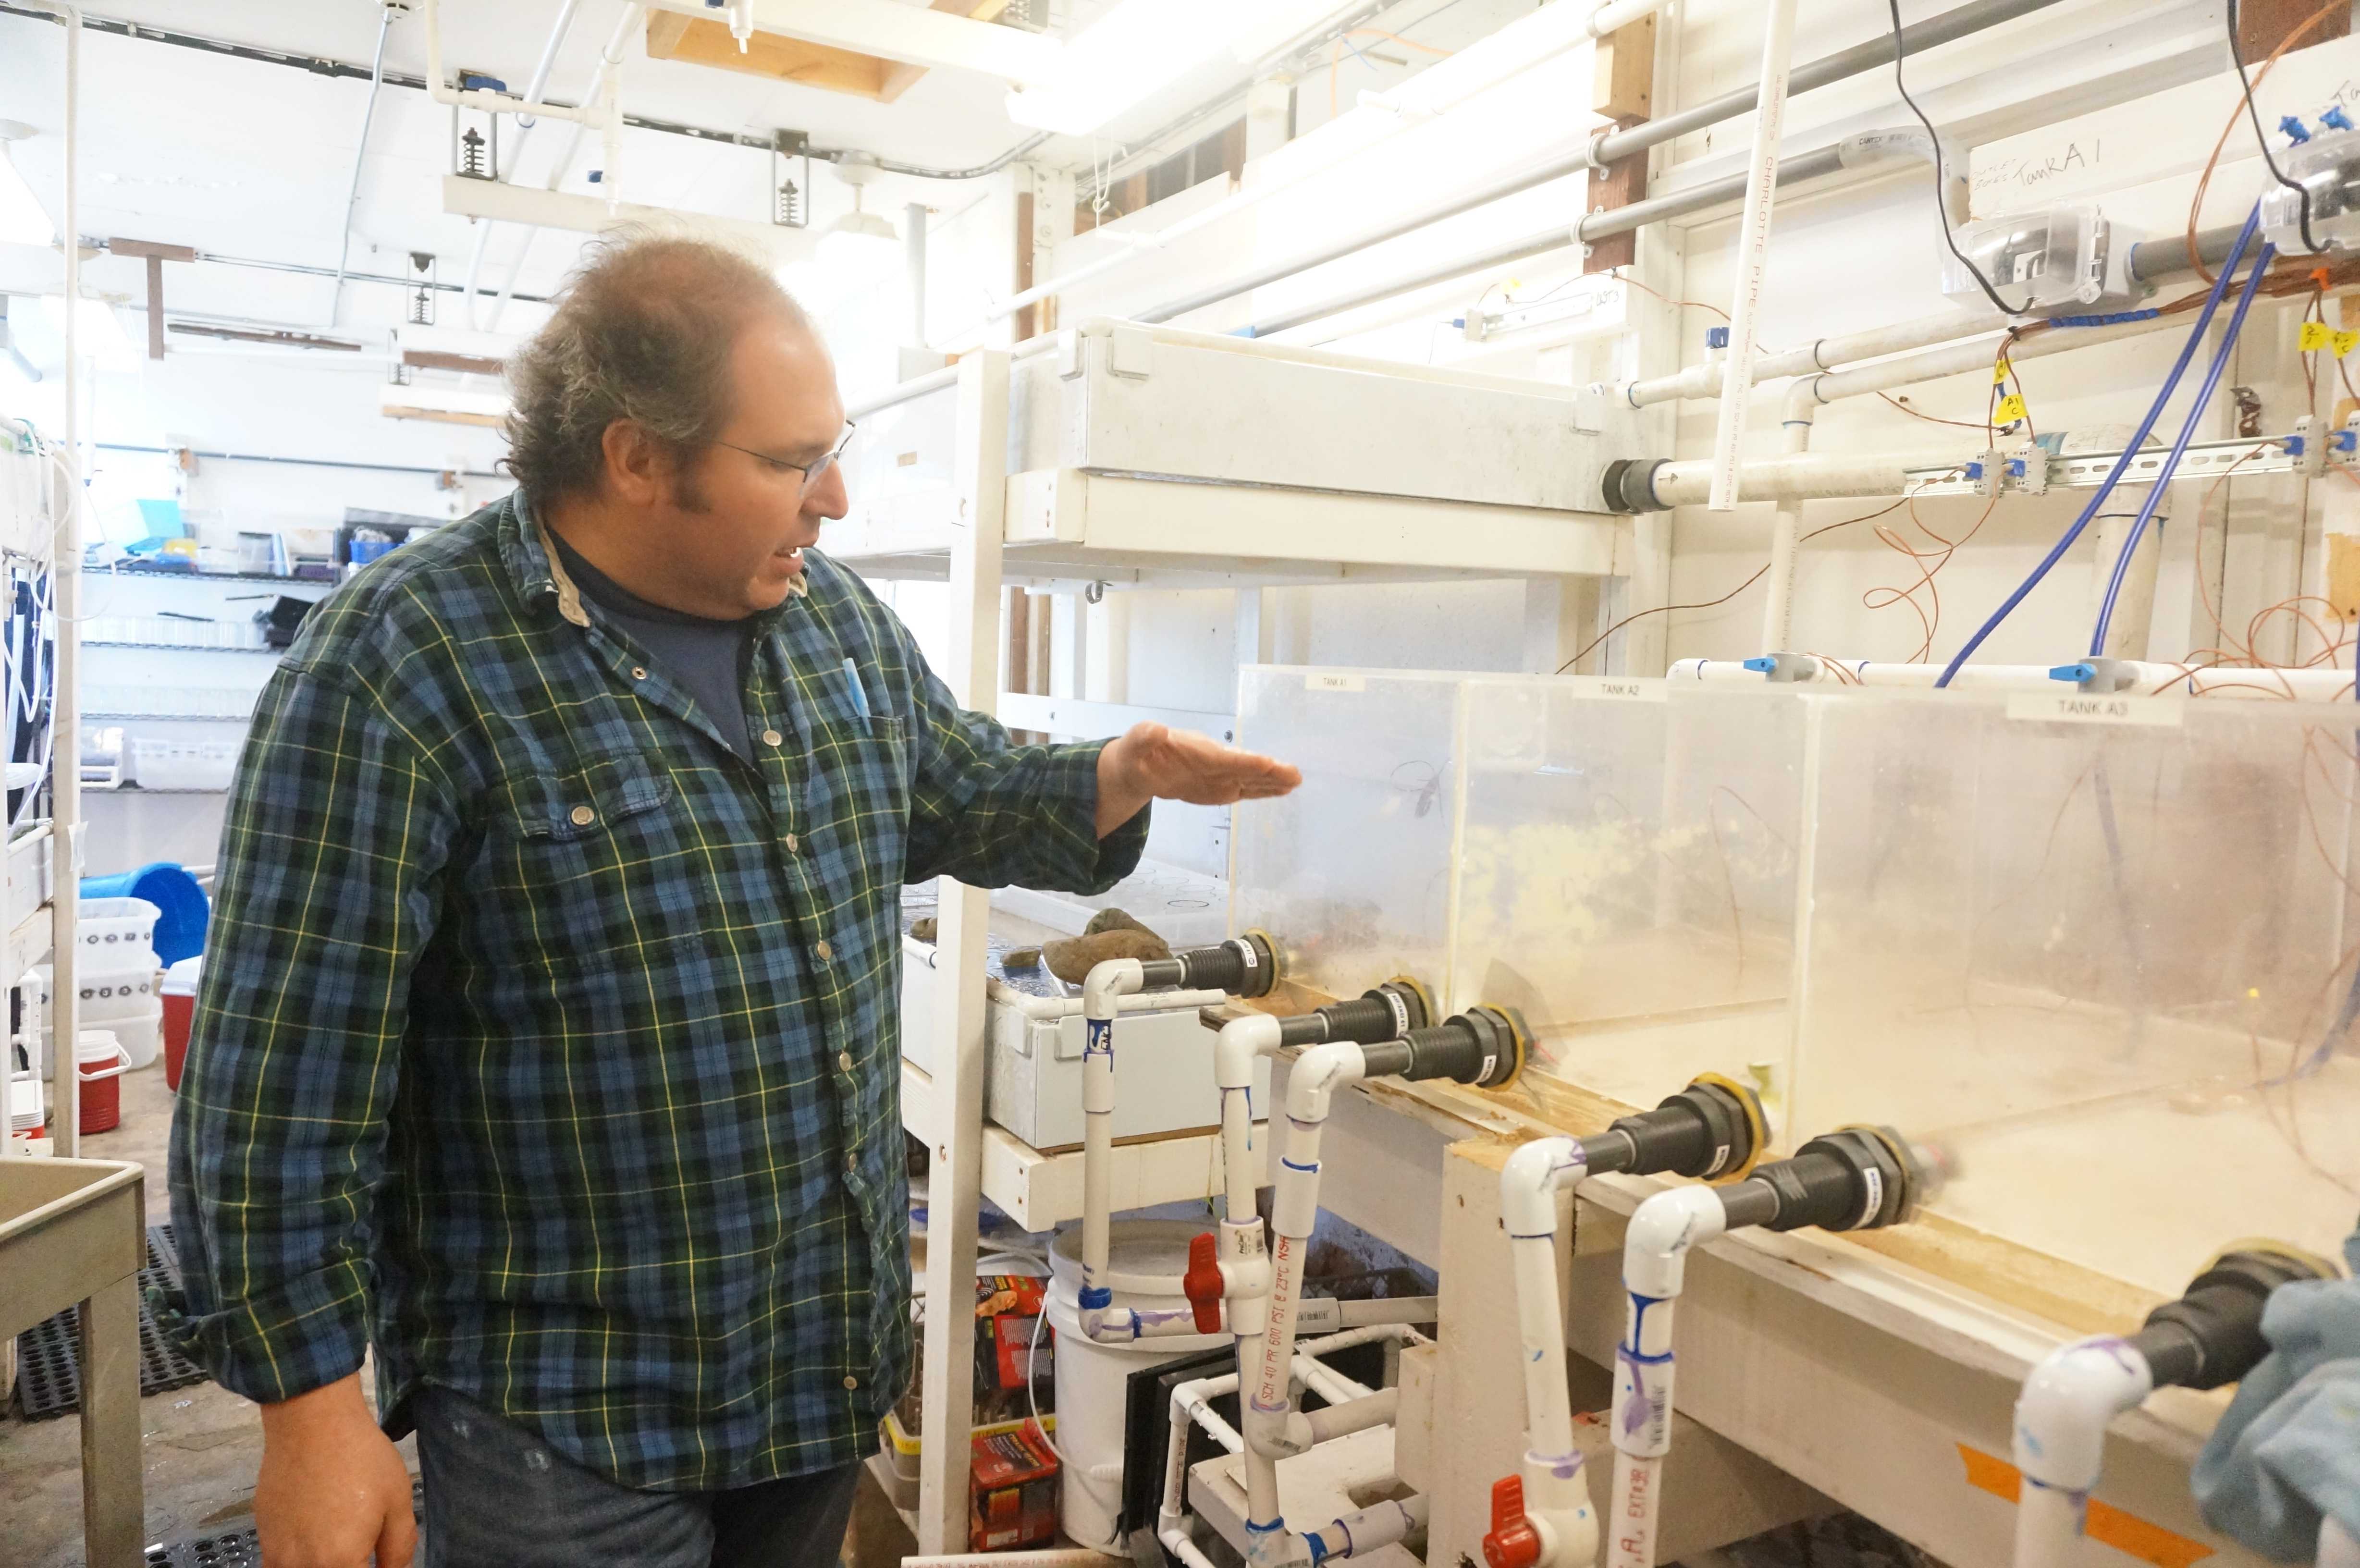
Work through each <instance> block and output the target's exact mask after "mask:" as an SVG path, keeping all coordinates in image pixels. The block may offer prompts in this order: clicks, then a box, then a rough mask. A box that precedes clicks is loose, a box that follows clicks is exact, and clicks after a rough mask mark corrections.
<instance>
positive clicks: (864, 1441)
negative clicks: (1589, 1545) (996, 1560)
mask: <svg viewBox="0 0 2360 1568" xmlns="http://www.w3.org/2000/svg"><path fill="white" fill-rule="evenodd" d="M512 379H513V381H514V383H515V389H516V407H515V412H514V414H513V416H512V417H511V419H510V421H509V425H508V438H509V441H510V446H511V452H510V457H509V463H510V466H511V467H512V469H513V470H514V472H515V474H516V475H517V478H518V480H519V488H518V492H517V494H516V495H513V496H511V497H509V498H508V499H507V500H504V501H501V502H499V503H497V504H496V505H494V506H489V507H486V509H485V510H483V511H481V512H478V513H476V514H475V516H474V517H469V518H467V519H465V520H464V521H462V522H459V523H455V524H453V525H452V526H451V527H449V528H445V529H443V530H442V531H441V532H439V533H437V534H435V535H434V536H432V538H430V539H426V540H424V541H423V542H421V543H417V544H412V545H410V546H409V547H407V548H405V549H403V550H399V551H398V552H396V553H395V554H393V555H391V556H389V557H388V558H387V559H386V560H385V561H381V562H379V563H377V565H375V566H372V567H371V568H370V569H369V570H368V571H367V572H365V573H363V574H362V575H361V576H359V577H358V578H356V579H355V580H354V582H353V583H350V584H349V585H347V586H346V587H345V588H344V589H343V590H341V591H340V592H338V593H336V594H334V595H333V596H332V597H331V598H330V599H329V600H327V601H326V602H325V603H324V604H322V607H321V608H320V609H319V610H318V611H317V612H315V613H314V614H313V615H312V616H311V619H310V621H309V623H308V624H307V625H306V626H305V628H304V631H303V634H302V636H301V637H300V638H299V639H298V640H297V642H296V644H295V646H294V648H291V649H290V651H289V653H288V656H287V658H286V659H285V660H284V662H283V663H282V665H281V666H280V668H279V671H278V672H277V674H276V675H275V676H274V678H273V680H272V681H271V684H270V686H269V689H268V691H266V692H265V693H264V696H263V699H262V702H261V704H260V707H259V709H258V711H257V714H256V718H255V726H254V732H253V736H252V739H251V741H250V742H249V743H248V746H247V749H246V757H245V760H244V763H243V765H242V767H241V768H240V770H239V776H238V781H237V785H236V788H235V792H234V796H233V800H232V802H231V810H230V817H229V823H228V827H227V830H226V833H225V834H224V841H223V848H222V855H221V871H220V879H219V898H220V901H219V905H218V907H217V909H216V911H215V914H214V917H213V938H212V952H211V953H210V954H209V955H208V962H207V964H206V968H205V977H204V985H203V990H202V996H201V997H200V999H199V1006H198V1013H197V1021H196V1026H195V1033H194V1036H193V1039H192V1040H191V1048H190V1053H189V1058H188V1070H187V1076H186V1078H185V1080H184V1081H183V1083H182V1084H181V1088H180V1114H179V1116H178V1119H177V1121H176V1123H175V1125H174V1127H173V1137H172V1199H173V1208H174V1215H175V1218H176V1220H177V1221H178V1224H179V1226H180V1236H181V1246H182V1249H183V1254H184V1262H185V1264H186V1269H187V1274H188V1302H187V1313H186V1315H185V1317H184V1318H180V1319H178V1320H176V1322H175V1323H174V1325H173V1332H174V1334H175V1336H176V1338H178V1339H179V1340H180V1342H181V1343H183V1344H184V1345H189V1346H191V1348H192V1350H193V1352H194V1353H195V1354H197V1355H198V1356H201V1357H202V1359H203V1361H204V1362H205V1364H206V1365H207V1366H208V1367H210V1368H211V1369H212V1371H213V1375H214V1376H215V1377H217V1378H218V1379H219V1380H220V1381H221V1382H222V1383H223V1384H224V1386H226V1387H228V1388H233V1389H235V1390H236V1391H238V1392H240V1393H242V1394H245V1395H246V1396H247V1397H249V1398H251V1399H256V1400H257V1401H259V1402H260V1403H261V1405H262V1421H263V1427H264V1433H265V1438H264V1454H263V1461H262V1471H261V1475H260V1479H259V1482H258V1484H257V1488H256V1492H255V1514H256V1520H257V1525H258V1526H259V1528H260V1530H261V1536H262V1548H263V1552H264V1556H265V1558H266V1560H267V1561H268V1563H270V1564H271V1568H358V1565H360V1564H363V1563H366V1562H368V1561H369V1559H370V1556H371V1554H372V1553H374V1554H375V1558H376V1561H377V1563H378V1564H379V1565H380V1568H399V1565H400V1564H404V1563H408V1562H409V1561H410V1555H411V1551H412V1545H413V1541H414V1540H415V1533H414V1529H413V1524H412V1519H411V1509H410V1481H409V1477H408V1475H407V1474H406V1472H405V1470H404V1467H403V1465H402V1461H401V1458H400V1456H399V1454H398V1453H397V1452H396V1450H395V1449H394V1448H393V1446H392V1443H391V1442H390V1441H389V1436H388V1434H390V1435H391V1436H399V1435H400V1434H401V1433H403V1432H407V1431H409V1430H410V1429H411V1428H412V1427H413V1426H414V1427H415V1429H416V1431H417V1432H418V1434H419V1452H420V1459H421V1466H422V1469H423V1471H424V1477H425V1482H426V1518H425V1529H426V1538H427V1551H428V1554H429V1556H430V1558H431V1559H432V1560H433V1561H434V1562H436V1563H446V1564H453V1565H467V1568H475V1565H477V1564H484V1565H495V1564H497V1565H499V1568H511V1565H519V1564H540V1563H546V1564H552V1565H556V1564H564V1565H566V1568H574V1565H578V1564H582V1563H632V1564H655V1565H659V1568H672V1565H675V1564H678V1565H682V1568H686V1565H689V1564H695V1565H697V1568H703V1565H704V1564H706V1563H715V1564H719V1563H730V1564H739V1563H743V1564H757V1563H765V1564H767V1563H785V1564H797V1565H802V1564H808V1563H824V1562H827V1561H830V1560H832V1559H833V1558H834V1556H835V1553H836V1547H837V1543H838V1542H839V1541H840V1540H841V1537H842V1534H843V1530H844V1521H845V1519H846V1516H847V1510H848V1508H849V1506H850V1497H851V1487H852V1480H853V1476H854V1475H855V1474H856V1468H855V1467H856V1465H857V1462H858V1459H859V1458H860V1456H861V1455H862V1454H864V1453H865V1452H867V1451H868V1450H869V1448H871V1447H873V1445H874V1443H875V1435H874V1434H875V1432H876V1426H877V1422H878V1421H879V1419H880V1417H881V1416H882V1414H883V1413H884V1411H885V1410H886V1408H887V1407H888V1406H889V1405H890V1403H891V1402H892V1401H893V1399H895V1398H896V1397H897V1396H898V1395H899V1394H900V1393H901V1391H902V1389H903V1388H904V1387H905V1386H906V1384H907V1382H908V1379H909V1372H910V1363H911V1355H910V1320H909V1310H908V1308H909V1272H908V1269H909V1265H908V1236H907V1229H908V1226H907V1216H906V1194H905V1184H904V1181H903V1180H902V1173H901V1171H902V1158H903V1157H902V1135H901V1127H900V1115H899V1105H898V1103H897V1101H898V1096H897V1093H896V1090H897V1086H898V1083H899V1080H898V1077H897V1074H898V1072H899V1063H898V1061H897V1056H898V1048H897V1044H896V1011H895V1007H896V999H897V985H896V981H897V976H898V973H899V953H900V949H901V924H900V888H901V884H902V883H903V882H905V881H917V880H922V879H923V878H926V877H934V876H936V875H939V874H950V875H954V876H956V877H961V878H963V879H965V880H967V881H968V882H970V883H976V884H982V885H997V884H1002V883H1011V882H1014V883H1023V884H1028V885H1031V886H1036V887H1067V888H1075V889H1080V890H1088V891H1096V890H1102V889H1104V888H1105V887H1108V886H1109V885H1110V884H1111V883H1113V882H1114V881H1115V880H1116V879H1118V878H1119V877H1121V876H1123V875H1124V874H1126V873H1128V872H1129V871H1130V870H1131V867H1132V866H1134V865H1135V864H1136V863H1137V860H1138V857H1139V852H1140V846H1141V844H1142V842H1143V840H1144V837H1145V833H1146V822H1147V811H1146V808H1147V804H1148V801H1149V800H1150V799H1151V798H1153V797H1155V796H1164V797H1170V798H1177V799H1181V800H1194V801H1199V802H1207V803H1218V802H1221V801H1228V800H1239V799H1241V798H1245V797H1249V796H1256V795H1270V794H1277V793H1283V792H1284V791H1285V790H1287V789H1291V788H1293V787H1294V785H1295V782H1296V781H1297V778H1298V776H1297V775H1296V774H1295V771H1294V770H1293V769H1292V768H1284V767H1282V766H1280V765H1279V764H1276V763H1273V762H1271V761H1269V760H1268V759H1266V758H1262V757H1250V756H1247V755H1245V754H1243V753H1241V752H1237V751H1234V750H1231V749H1230V748H1229V747H1226V746H1219V745H1218V744H1216V743H1214V742H1212V741H1209V740H1207V739H1206V738H1204V737H1202V736H1196V735H1175V734H1171V733H1169V732H1166V731H1164V729H1163V728H1162V727H1161V726H1157V725H1142V726H1140V727H1139V728H1137V729H1134V730H1132V731H1131V733H1130V734H1128V735H1124V736H1122V737H1121V738H1120V739H1119V740H1116V741H1114V742H1111V743H1107V744H1103V745H1100V746H1060V747H1017V746H1011V744H1010V742H1009V739H1008V736H1007V735H1006V733H1005V732H1004V731H1003V730H1001V729H1000V726H999V725H997V724H993V723H992V722H991V721H990V720H989V719H986V718H983V717H981V716H979V715H978V714H975V713H963V712H961V711H960V710H959V709H958V708H957V707H956V705H955V704H954V702H952V700H951V697H950V694H949V692H948V691H946V690H945V688H944V687H943V685H942V683H941V682H940V681H937V680H935V679H934V676H933V675H932V674H931V673H930V672H929V671H928V670H927V669H926V666H925V662H924V660H923V659H922V658H921V657H920V655H919V653H918V650H917V647H916V645H915V643H914V642H913V640H912V637H911V636H910V633H909V631H908V630H907V629H906V628H905V627H904V626H901V623H900V622H899V621H898V620H896V619H895V618H894V616H893V615H892V614H891V613H890V611H888V610H887V609H886V608H885V607H884V606H883V605H882V604H880V603H879V602H878V600H877V599H876V598H875V597H874V596H873V595H872V594H871V593H869V590H868V589H867V588H866V587H865V586H864V585H863V584H862V583H861V582H860V581H859V579H858V578H857V577H855V576H853V575H852V574H851V573H850V572H847V571H845V570H844V569H842V568H841V567H838V566H836V565H835V564H833V563H831V562H830V561H827V560H826V558H825V557H824V556H822V555H820V554H819V553H818V552H817V551H816V550H813V549H811V548H810V547H811V546H812V545H813V544H814V542H815V541H816V540H817V539H818V538H819V532H820V524H821V522H822V521H823V520H825V519H827V518H832V517H842V516H843V515H844V513H845V510H846V500H845V490H844V481H843V475H842V471H841V469H840V468H839V467H838V466H837V465H836V455H837V453H838V452H840V451H841V446H842V441H841V437H842V435H843V433H844V430H845V421H844V413H843V408H842V405H841V403H840V402H839V400H838V398H837V395H836V387H835V376H834V372H833V367H832V366H831V365H830V364H829V362H828V358H827V355H826V353H825V350H824V349H823V348H822V346H821V344H820V343H819V342H818V340H817V338H816V336H815V335H814V332H813V331H812V329H811V326H810V324H809V323H808V322H807V321H805V320H804V318H803V315H802V313H801V312H800V311H799V310H797V309H796V308H795V306H794V305H793V304H792V301H790V300H789V299H787V297H786V296H785V295H784V294H783V293H781V291H780V290H779V289H778V287H777V286H776V285H775V284H774V283H773V282H771V280H770V278H769V277H768V276H767V275H766V274H764V273H763V272H762V271H760V270H759V268H758V267H753V266H751V265H749V264H748V263H747V262H745V261H743V260H740V259H738V258H737V257H736V256H732V255H730V254H729V253H727V252H725V251H722V250H720V249H717V248H716V247H712V246H709V245H702V244H698V243H694V242H690V241H685V240H679V239H653V238H642V239H638V240H633V241H628V242H625V243H622V244H619V245H612V246H605V247H601V248H600V249H599V250H598V251H597V252H596V253H595V255H594V256H593V258H592V259H591V260H590V261H589V263H588V264H587V265H586V267H585V268H584V269H583V270H582V271H581V272H580V273H579V274H578V275H577V276H576V277H575V278H574V280H573V282H572V283H571V285H570V287H569V289H568V291H567V293H566V295H565V297H564V298H563V301H562V302H561V303H560V305H559V306H558V308H557V310H556V311H555V313H554V315H553V316H552V320H551V321H550V323H549V325H548V326H547V327H546V328H544V329H543V330H542V332H541V334H540V335H539V336H538V337H537V338H536V339H535V340H534V341H533V343H530V345H528V346H527V347H526V348H525V349H524V350H523V351H522V352H521V353H520V354H519V357H518V361H517V363H516V365H514V367H513V370H512ZM372 1344H373V1345H374V1346H375V1351H376V1358H377V1388H378V1391H379V1394H380V1405H381V1408H382V1410H383V1412H384V1426H383V1428H382V1430H381V1429H380V1428H379V1426H378V1425H377V1421H374V1420H373V1419H372V1418H371V1416H370V1414H369V1412H368V1410H367V1407H366V1404H365V1402H364V1400H363V1399H362V1395H361V1391H360V1384H359V1378H358V1372H359V1368H360V1367H361V1364H362V1354H363V1351H364V1349H365V1347H366V1346H368V1345H372Z"/></svg>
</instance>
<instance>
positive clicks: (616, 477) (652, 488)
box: [598, 419, 672, 507]
mask: <svg viewBox="0 0 2360 1568" xmlns="http://www.w3.org/2000/svg"><path fill="white" fill-rule="evenodd" d="M598 445H599V448H600V450H601V451H602V452H604V453H605V454H606V489H607V493H608V494H610V495H613V496H614V497H615V498H616V499H617V500H618V501H620V502H622V503H623V504H624V505H625V506H633V507H652V506H656V505H658V504H659V503H661V501H662V500H663V498H664V495H665V486H666V484H667V483H668V479H669V475H670V474H671V470H672V462H671V457H670V454H668V453H667V452H665V451H664V450H663V449H662V448H661V446H659V445H657V443H656V442H655V441H653V440H652V439H650V437H649V435H648V432H647V430H645V429H644V428H642V427H641V426H640V425H639V423H638V422H637V421H636V420H632V419H613V420H610V421H608V423H607V425H606V432H605V433H604V434H603V435H601V436H600V437H599V438H598Z"/></svg>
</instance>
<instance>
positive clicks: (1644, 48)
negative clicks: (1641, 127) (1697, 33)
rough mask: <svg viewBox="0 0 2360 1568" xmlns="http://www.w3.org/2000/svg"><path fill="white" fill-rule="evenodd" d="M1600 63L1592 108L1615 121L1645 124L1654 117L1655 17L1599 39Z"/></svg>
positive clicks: (1598, 58) (1598, 56)
mask: <svg viewBox="0 0 2360 1568" xmlns="http://www.w3.org/2000/svg"><path fill="white" fill-rule="evenodd" d="M1597 60H1598V74H1597V87H1596V89H1595V91H1594V92H1593V93H1592V94H1591V97H1590V107H1591V108H1593V109H1595V110H1597V111H1598V112H1599V113H1600V114H1604V115H1605V116H1607V117H1608V118H1609V119H1614V120H1620V119H1622V118H1624V117H1625V116H1628V117H1630V118H1632V119H1634V120H1644V119H1646V118H1648V117H1649V116H1651V115H1653V114H1655V106H1654V105H1655V17H1653V16H1642V17H1640V18H1639V19H1638V20H1637V21H1635V22H1632V23H1628V24H1626V25H1625V26H1623V27H1617V28H1616V29H1615V30H1614V31H1612V32H1611V33H1609V34H1607V35H1606V36H1605V37H1604V38H1601V39H1599V40H1598V55H1597Z"/></svg>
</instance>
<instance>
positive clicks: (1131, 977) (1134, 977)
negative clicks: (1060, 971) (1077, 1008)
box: [1082, 958, 1146, 1020]
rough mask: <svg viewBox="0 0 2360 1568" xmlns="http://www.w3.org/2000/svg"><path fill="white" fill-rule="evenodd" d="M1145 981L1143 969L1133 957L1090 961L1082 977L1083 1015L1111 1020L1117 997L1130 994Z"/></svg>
mask: <svg viewBox="0 0 2360 1568" xmlns="http://www.w3.org/2000/svg"><path fill="white" fill-rule="evenodd" d="M1145 983H1146V972H1145V971H1144V970H1142V968H1141V967H1140V964H1139V960H1137V959H1136V958H1109V959H1108V960H1107V961H1106V962H1105V963H1103V964H1096V965H1093V966H1092V967H1091V970H1090V972H1089V974H1088V975H1087V977H1086V978H1084V980H1083V981H1082V1016H1083V1017H1084V1018H1092V1019H1098V1020H1111V1019H1112V1018H1114V1014H1115V1004H1116V1001H1117V999H1118V998H1120V997H1123V996H1130V995H1131V993H1132V992H1134V991H1136V990H1138V989H1139V988H1140V987H1141V986H1142V985H1144V984H1145Z"/></svg>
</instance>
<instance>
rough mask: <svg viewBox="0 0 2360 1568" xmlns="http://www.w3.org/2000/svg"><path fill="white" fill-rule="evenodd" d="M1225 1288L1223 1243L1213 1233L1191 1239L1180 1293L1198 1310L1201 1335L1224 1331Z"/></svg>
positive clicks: (1197, 1330) (1197, 1321) (1197, 1328)
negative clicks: (1223, 1300) (1222, 1263)
mask: <svg viewBox="0 0 2360 1568" xmlns="http://www.w3.org/2000/svg"><path fill="white" fill-rule="evenodd" d="M1167 1278H1168V1276H1167ZM1222 1289H1223V1286H1222V1283H1221V1262H1220V1244H1219V1243H1218V1242H1217V1241H1215V1240H1214V1239H1213V1236H1212V1233H1211V1232H1209V1231H1208V1232H1207V1233H1206V1234H1205V1235H1203V1236H1191V1237H1189V1238H1188V1272H1186V1273H1185V1274H1183V1275H1181V1276H1180V1290H1181V1292H1182V1293H1183V1294H1184V1295H1185V1296H1186V1297H1187V1298H1188V1305H1189V1306H1190V1307H1192V1308H1194V1309H1195V1311H1196V1332H1197V1333H1198V1334H1218V1333H1220V1332H1221V1291H1222Z"/></svg>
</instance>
